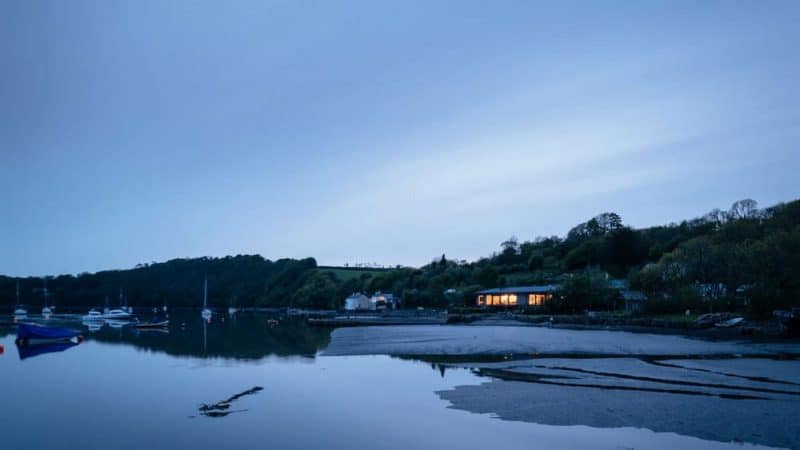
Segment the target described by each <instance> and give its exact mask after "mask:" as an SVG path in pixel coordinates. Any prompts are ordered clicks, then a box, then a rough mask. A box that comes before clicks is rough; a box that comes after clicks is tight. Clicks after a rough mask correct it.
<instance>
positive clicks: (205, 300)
mask: <svg viewBox="0 0 800 450" xmlns="http://www.w3.org/2000/svg"><path fill="white" fill-rule="evenodd" d="M207 303H208V274H206V277H205V281H204V282H203V309H206V305H207Z"/></svg>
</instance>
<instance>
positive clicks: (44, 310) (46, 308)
mask: <svg viewBox="0 0 800 450" xmlns="http://www.w3.org/2000/svg"><path fill="white" fill-rule="evenodd" d="M42 295H43V296H44V307H43V308H42V315H43V316H44V318H45V319H49V318H50V315H51V314H53V309H52V308H50V307H49V306H47V278H45V279H44V290H43V291H42Z"/></svg>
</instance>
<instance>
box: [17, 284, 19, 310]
mask: <svg viewBox="0 0 800 450" xmlns="http://www.w3.org/2000/svg"><path fill="white" fill-rule="evenodd" d="M17 306H19V279H17Z"/></svg>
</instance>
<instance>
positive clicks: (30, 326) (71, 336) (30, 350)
mask: <svg viewBox="0 0 800 450" xmlns="http://www.w3.org/2000/svg"><path fill="white" fill-rule="evenodd" d="M82 341H83V336H81V335H80V333H79V332H78V331H75V330H70V329H67V328H58V327H46V326H41V325H38V324H34V323H20V324H19V325H18V326H17V338H16V340H15V343H16V344H17V350H18V351H19V359H26V358H31V357H34V356H38V355H42V354H45V353H55V352H63V351H64V350H67V349H69V348H72V347H74V346H76V345H78V344H80V343H81V342H82Z"/></svg>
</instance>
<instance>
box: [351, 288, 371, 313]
mask: <svg viewBox="0 0 800 450" xmlns="http://www.w3.org/2000/svg"><path fill="white" fill-rule="evenodd" d="M344 309H345V310H347V311H357V310H374V309H375V303H373V302H372V301H371V300H370V298H369V297H367V296H366V295H364V294H362V293H360V292H357V293H353V294H351V295H350V297H347V298H346V299H345V300H344Z"/></svg>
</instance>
